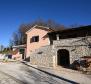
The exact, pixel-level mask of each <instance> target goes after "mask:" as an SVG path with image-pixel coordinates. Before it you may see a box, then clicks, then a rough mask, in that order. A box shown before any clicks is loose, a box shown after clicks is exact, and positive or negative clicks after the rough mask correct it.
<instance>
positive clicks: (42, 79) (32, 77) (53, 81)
mask: <svg viewBox="0 0 91 84" xmlns="http://www.w3.org/2000/svg"><path fill="white" fill-rule="evenodd" d="M41 69H43V70H45V71H47V72H49V73H53V74H56V75H57V76H58V77H57V76H53V75H51V74H48V73H44V72H43V71H40V70H37V69H35V68H32V67H29V66H27V65H25V64H22V63H20V62H10V63H0V84H91V75H87V76H86V75H84V74H80V73H78V72H73V71H72V70H67V69H60V70H52V69H47V68H46V69H45V68H41ZM69 80H70V81H69Z"/></svg>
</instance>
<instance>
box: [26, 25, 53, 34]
mask: <svg viewBox="0 0 91 84" xmlns="http://www.w3.org/2000/svg"><path fill="white" fill-rule="evenodd" d="M34 28H40V29H46V30H50V31H54V30H53V29H52V28H49V27H46V26H39V25H35V26H33V27H32V28H30V29H29V30H28V31H27V32H26V34H27V33H28V32H30V31H31V30H32V29H34Z"/></svg>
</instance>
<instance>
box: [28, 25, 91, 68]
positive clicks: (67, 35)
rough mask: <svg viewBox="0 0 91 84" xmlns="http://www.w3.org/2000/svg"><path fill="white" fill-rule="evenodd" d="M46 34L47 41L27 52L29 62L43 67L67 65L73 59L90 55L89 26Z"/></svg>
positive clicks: (90, 37) (90, 31)
mask: <svg viewBox="0 0 91 84" xmlns="http://www.w3.org/2000/svg"><path fill="white" fill-rule="evenodd" d="M46 34H47V38H49V40H48V42H49V43H48V45H44V46H40V47H38V48H37V49H35V50H34V52H32V53H29V54H30V55H29V56H30V63H31V64H34V65H38V66H44V67H57V66H63V67H69V66H70V65H71V64H72V63H73V62H74V61H75V60H80V58H81V57H83V56H91V26H83V27H78V28H71V29H65V30H61V31H52V32H47V33H46ZM28 42H29V41H28ZM32 47H33V45H32Z"/></svg>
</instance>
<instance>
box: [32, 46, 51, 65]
mask: <svg viewBox="0 0 91 84" xmlns="http://www.w3.org/2000/svg"><path fill="white" fill-rule="evenodd" d="M30 63H31V64H33V65H38V66H47V67H53V53H52V46H44V47H41V48H39V49H36V50H35V51H34V52H33V53H31V55H30Z"/></svg>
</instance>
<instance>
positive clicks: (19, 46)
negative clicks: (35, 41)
mask: <svg viewBox="0 0 91 84" xmlns="http://www.w3.org/2000/svg"><path fill="white" fill-rule="evenodd" d="M13 48H26V44H24V45H17V46H13Z"/></svg>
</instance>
